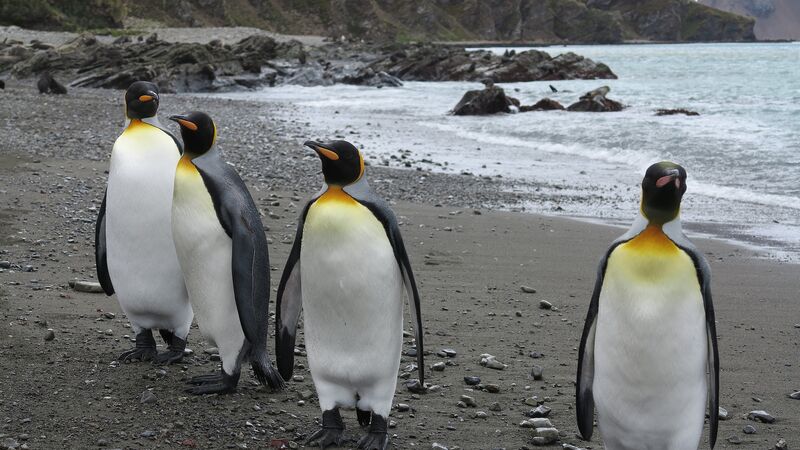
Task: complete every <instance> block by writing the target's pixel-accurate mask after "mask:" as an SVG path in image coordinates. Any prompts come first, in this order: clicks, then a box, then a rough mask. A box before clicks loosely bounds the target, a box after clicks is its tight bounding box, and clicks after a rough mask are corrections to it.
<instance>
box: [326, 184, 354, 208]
mask: <svg viewBox="0 0 800 450" xmlns="http://www.w3.org/2000/svg"><path fill="white" fill-rule="evenodd" d="M345 187H346V186H342V185H338V184H326V185H325V186H324V187H323V189H324V190H325V191H324V192H323V193H322V195H321V196H320V197H319V199H318V201H320V202H323V203H325V202H337V203H351V202H354V201H355V200H353V197H351V196H350V194H348V193H347V192H346V191H345V190H344V188H345Z"/></svg>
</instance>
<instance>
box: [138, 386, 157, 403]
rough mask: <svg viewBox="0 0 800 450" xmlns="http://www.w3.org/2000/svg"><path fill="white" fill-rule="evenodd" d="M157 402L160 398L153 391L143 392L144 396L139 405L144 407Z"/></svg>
mask: <svg viewBox="0 0 800 450" xmlns="http://www.w3.org/2000/svg"><path fill="white" fill-rule="evenodd" d="M157 401H158V397H156V394H154V393H153V391H151V390H149V389H148V390H146V391H144V392H142V396H141V398H140V399H139V403H141V404H143V405H145V404H149V403H156V402H157Z"/></svg>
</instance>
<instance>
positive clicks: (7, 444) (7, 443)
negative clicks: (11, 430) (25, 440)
mask: <svg viewBox="0 0 800 450" xmlns="http://www.w3.org/2000/svg"><path fill="white" fill-rule="evenodd" d="M2 443H3V448H4V449H6V448H10V449H15V448H19V442H17V440H16V439H12V438H10V437H7V438H5V439H3V441H2Z"/></svg>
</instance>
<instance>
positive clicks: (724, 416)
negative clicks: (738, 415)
mask: <svg viewBox="0 0 800 450" xmlns="http://www.w3.org/2000/svg"><path fill="white" fill-rule="evenodd" d="M717 417H718V418H719V420H728V419H729V418H730V416H729V415H728V410H727V409H725V408H723V407H722V406H720V407H719V411H718V412H717Z"/></svg>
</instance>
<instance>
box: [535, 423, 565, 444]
mask: <svg viewBox="0 0 800 450" xmlns="http://www.w3.org/2000/svg"><path fill="white" fill-rule="evenodd" d="M557 440H558V430H557V429H555V428H553V427H548V428H537V429H536V437H534V438H533V439H532V440H531V442H532V443H533V445H550V444H553V443H555V442H556V441H557Z"/></svg>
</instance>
